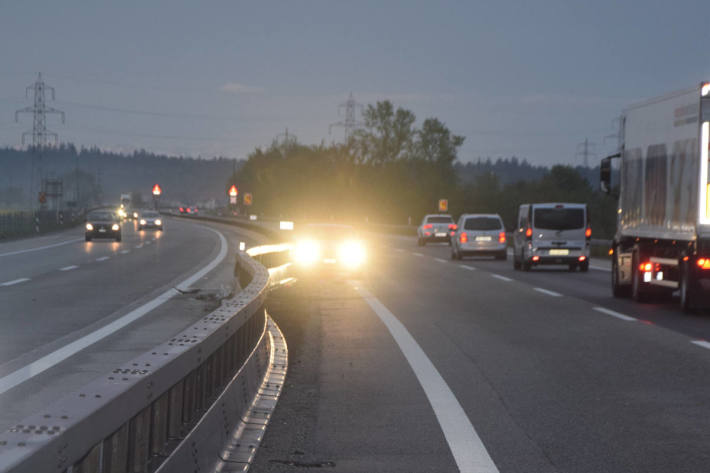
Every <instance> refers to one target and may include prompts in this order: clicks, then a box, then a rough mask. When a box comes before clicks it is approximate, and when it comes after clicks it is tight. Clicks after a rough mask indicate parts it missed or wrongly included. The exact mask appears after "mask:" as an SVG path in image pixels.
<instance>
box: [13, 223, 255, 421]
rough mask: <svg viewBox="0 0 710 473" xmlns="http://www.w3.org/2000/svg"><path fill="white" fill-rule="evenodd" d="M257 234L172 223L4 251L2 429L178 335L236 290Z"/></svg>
mask: <svg viewBox="0 0 710 473" xmlns="http://www.w3.org/2000/svg"><path fill="white" fill-rule="evenodd" d="M260 239H261V237H260V236H259V235H254V234H251V233H249V232H245V231H237V230H236V229H235V228H234V227H229V226H222V225H217V224H213V225H211V226H206V225H203V224H201V223H197V222H190V221H186V220H183V219H168V221H167V222H166V228H165V232H154V231H142V232H138V231H137V230H136V228H135V224H134V222H130V221H129V222H125V223H124V225H123V240H122V242H120V243H117V242H114V241H113V240H94V241H92V242H85V241H84V238H83V229H82V228H76V229H73V230H69V231H64V232H61V233H57V234H53V235H49V236H46V237H38V238H28V239H23V240H18V241H14V242H8V243H3V244H1V245H0V324H1V326H2V327H3V330H2V331H0V405H1V406H2V407H3V409H0V427H2V428H7V427H8V426H10V425H12V423H13V422H17V421H18V420H19V419H21V418H23V417H24V416H26V415H28V414H29V413H32V412H34V411H35V410H36V409H38V408H40V407H41V406H44V405H46V404H47V403H50V402H52V401H54V400H55V399H57V398H58V397H60V396H61V395H63V394H66V393H68V392H71V391H74V390H76V389H78V388H80V387H81V386H82V385H84V384H85V383H87V382H88V381H90V380H92V379H94V378H96V377H97V376H99V375H102V374H104V373H106V372H110V371H111V369H113V368H114V367H115V366H116V365H118V364H120V363H123V362H125V361H127V360H130V359H131V358H133V357H134V356H136V355H137V354H140V353H142V352H144V351H145V350H148V349H150V348H151V347H153V346H154V345H155V344H156V343H159V342H162V341H165V340H167V339H168V338H170V336H171V335H172V334H174V333H177V332H179V331H180V330H182V329H183V328H184V327H186V326H187V325H188V324H190V323H191V322H193V321H195V320H197V319H199V318H200V317H202V316H203V315H204V314H205V313H207V312H209V311H211V310H213V309H214V308H216V307H217V306H218V305H219V301H220V299H221V298H223V297H226V296H227V295H229V294H231V293H233V292H234V291H235V289H236V288H235V282H234V276H233V273H234V253H235V251H236V250H237V249H238V245H239V241H245V242H247V244H249V245H253V244H256V243H257V242H258V241H260Z"/></svg>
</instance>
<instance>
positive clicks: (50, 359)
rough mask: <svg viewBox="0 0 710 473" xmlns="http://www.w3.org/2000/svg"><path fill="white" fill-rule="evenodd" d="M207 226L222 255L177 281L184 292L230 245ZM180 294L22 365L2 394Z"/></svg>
mask: <svg viewBox="0 0 710 473" xmlns="http://www.w3.org/2000/svg"><path fill="white" fill-rule="evenodd" d="M205 228H207V229H208V230H210V231H212V232H214V233H216V234H217V235H218V236H219V242H220V250H219V254H218V255H217V256H216V257H215V258H214V259H213V260H212V261H210V263H209V264H207V265H206V266H205V267H204V268H202V269H200V270H199V271H197V272H196V273H194V274H193V275H192V276H190V277H189V278H187V279H185V280H184V281H182V282H181V283H180V284H178V285H177V286H176V287H177V289H179V290H180V291H184V290H185V289H187V288H188V287H190V285H191V284H193V283H194V282H195V281H197V280H198V279H200V278H202V277H203V276H204V275H205V274H207V273H209V272H210V271H212V270H213V269H214V268H215V267H216V266H217V265H218V264H220V263H221V262H222V261H223V260H224V258H225V257H226V256H227V248H228V245H227V240H226V239H225V238H224V235H222V234H221V233H220V232H218V231H217V230H213V229H211V228H208V227H205ZM177 294H179V292H178V291H176V290H175V289H173V288H170V289H168V290H167V291H165V292H163V293H162V294H160V295H159V296H158V297H156V298H155V299H153V300H151V301H148V302H146V303H145V304H143V305H142V306H140V307H138V308H136V309H133V310H132V311H130V312H129V313H127V314H126V315H124V316H122V317H120V318H118V319H116V320H114V321H113V322H111V323H109V324H107V325H104V326H103V327H101V328H99V329H97V330H95V331H93V332H91V333H89V334H87V335H85V336H83V337H81V338H79V339H78V340H75V341H73V342H71V343H69V344H68V345H64V346H63V347H61V348H59V349H57V350H55V351H53V352H52V353H50V354H48V355H45V356H43V357H42V358H40V359H38V360H36V361H33V362H32V363H30V364H28V365H26V366H23V367H22V368H20V369H18V370H16V371H14V372H12V373H10V374H9V375H7V376H4V377H2V378H0V394H3V393H4V392H6V391H8V390H10V389H12V388H14V387H15V386H17V385H18V384H21V383H24V382H25V381H27V380H28V379H30V378H32V377H34V376H37V375H38V374H40V373H42V372H43V371H45V370H48V369H49V368H51V367H52V366H55V365H56V364H58V363H61V362H62V361H64V360H66V359H67V358H69V357H70V356H72V355H74V354H76V353H78V352H79V351H81V350H83V349H84V348H86V347H88V346H91V345H93V344H94V343H96V342H98V341H100V340H102V339H104V338H106V337H108V336H109V335H111V334H113V333H115V332H116V331H118V330H121V329H122V328H123V327H125V326H127V325H128V324H130V323H132V322H134V321H136V320H138V319H140V318H141V317H143V316H144V315H145V314H147V313H148V312H150V311H151V310H153V309H155V308H156V307H158V306H160V305H161V304H163V303H164V302H166V301H168V300H170V299H171V298H172V297H173V296H175V295H177Z"/></svg>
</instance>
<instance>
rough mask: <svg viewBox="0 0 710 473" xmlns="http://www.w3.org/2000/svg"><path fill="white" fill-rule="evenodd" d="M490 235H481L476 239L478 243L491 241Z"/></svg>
mask: <svg viewBox="0 0 710 473" xmlns="http://www.w3.org/2000/svg"><path fill="white" fill-rule="evenodd" d="M491 240H492V238H491V237H490V235H479V236H477V237H476V241H491Z"/></svg>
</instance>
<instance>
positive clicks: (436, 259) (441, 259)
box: [434, 258, 448, 263]
mask: <svg viewBox="0 0 710 473" xmlns="http://www.w3.org/2000/svg"><path fill="white" fill-rule="evenodd" d="M434 261H438V262H439V263H448V261H446V260H445V259H443V258H434Z"/></svg>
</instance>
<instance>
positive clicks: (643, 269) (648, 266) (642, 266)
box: [639, 260, 700, 273]
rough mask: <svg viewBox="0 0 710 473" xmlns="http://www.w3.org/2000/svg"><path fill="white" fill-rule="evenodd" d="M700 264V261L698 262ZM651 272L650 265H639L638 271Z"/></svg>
mask: <svg viewBox="0 0 710 473" xmlns="http://www.w3.org/2000/svg"><path fill="white" fill-rule="evenodd" d="M698 262H700V260H698ZM652 270H653V265H652V264H651V263H641V264H640V265H639V271H642V272H645V273H648V272H649V271H652Z"/></svg>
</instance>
